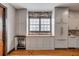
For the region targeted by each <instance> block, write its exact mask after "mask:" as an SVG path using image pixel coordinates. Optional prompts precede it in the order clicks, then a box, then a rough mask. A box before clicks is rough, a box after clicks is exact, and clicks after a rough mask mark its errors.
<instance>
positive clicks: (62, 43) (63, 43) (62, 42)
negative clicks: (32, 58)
mask: <svg viewBox="0 0 79 59" xmlns="http://www.w3.org/2000/svg"><path fill="white" fill-rule="evenodd" d="M67 47H68V46H67V39H56V40H55V48H67Z"/></svg>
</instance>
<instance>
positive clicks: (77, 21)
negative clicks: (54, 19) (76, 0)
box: [69, 10, 79, 30]
mask: <svg viewBox="0 0 79 59" xmlns="http://www.w3.org/2000/svg"><path fill="white" fill-rule="evenodd" d="M69 30H79V11H72V10H70V12H69Z"/></svg>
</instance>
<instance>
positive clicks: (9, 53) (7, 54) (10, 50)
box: [7, 48, 15, 55]
mask: <svg viewBox="0 0 79 59" xmlns="http://www.w3.org/2000/svg"><path fill="white" fill-rule="evenodd" d="M14 50H15V49H14V48H13V49H12V50H10V51H9V52H8V53H7V55H9V54H10V53H11V52H12V51H14Z"/></svg>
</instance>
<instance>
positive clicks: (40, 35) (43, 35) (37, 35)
mask: <svg viewBox="0 0 79 59" xmlns="http://www.w3.org/2000/svg"><path fill="white" fill-rule="evenodd" d="M28 36H51V37H54V36H53V35H28Z"/></svg>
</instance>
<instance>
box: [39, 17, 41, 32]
mask: <svg viewBox="0 0 79 59" xmlns="http://www.w3.org/2000/svg"><path fill="white" fill-rule="evenodd" d="M39 32H41V18H39Z"/></svg>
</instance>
